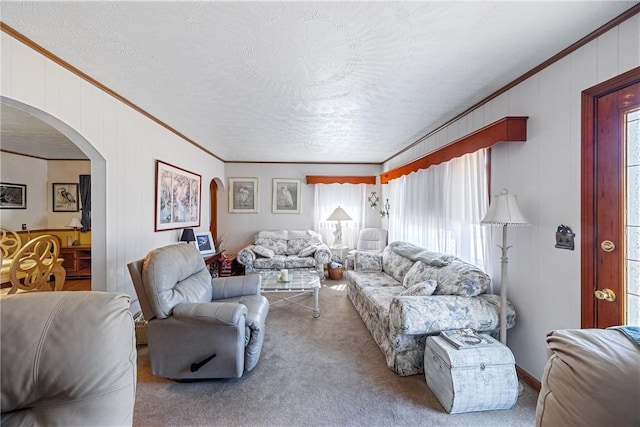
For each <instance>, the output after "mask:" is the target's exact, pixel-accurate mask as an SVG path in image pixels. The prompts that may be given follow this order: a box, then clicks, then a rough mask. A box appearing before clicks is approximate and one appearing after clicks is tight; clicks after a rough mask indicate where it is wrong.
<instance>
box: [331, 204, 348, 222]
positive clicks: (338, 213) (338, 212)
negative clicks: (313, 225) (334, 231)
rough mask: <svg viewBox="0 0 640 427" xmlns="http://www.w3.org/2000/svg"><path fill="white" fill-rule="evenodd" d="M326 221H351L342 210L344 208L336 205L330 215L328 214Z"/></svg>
mask: <svg viewBox="0 0 640 427" xmlns="http://www.w3.org/2000/svg"><path fill="white" fill-rule="evenodd" d="M327 221H351V217H350V216H349V214H347V213H346V212H345V211H344V209H342V208H341V207H340V206H338V207H337V208H336V209H335V210H334V211H333V212H332V213H331V215H329V218H327Z"/></svg>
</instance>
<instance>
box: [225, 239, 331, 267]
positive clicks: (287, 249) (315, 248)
mask: <svg viewBox="0 0 640 427" xmlns="http://www.w3.org/2000/svg"><path fill="white" fill-rule="evenodd" d="M237 260H238V262H239V263H240V264H242V265H244V266H245V271H246V272H247V273H260V272H265V271H274V270H276V271H277V270H281V269H283V268H286V269H288V270H289V271H296V270H307V271H313V272H315V273H317V274H318V276H320V278H321V279H324V265H325V264H327V263H329V261H330V260H331V250H330V249H329V247H328V246H327V245H326V244H325V243H323V242H322V236H321V235H320V234H319V233H316V232H315V231H313V230H275V231H260V232H258V233H257V234H256V235H255V237H254V239H253V244H252V245H249V246H247V247H245V248H243V249H242V250H240V252H239V253H238V256H237Z"/></svg>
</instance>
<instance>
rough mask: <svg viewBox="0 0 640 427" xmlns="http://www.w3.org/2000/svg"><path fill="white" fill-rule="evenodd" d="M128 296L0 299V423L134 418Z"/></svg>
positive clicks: (111, 422) (119, 422)
mask: <svg viewBox="0 0 640 427" xmlns="http://www.w3.org/2000/svg"><path fill="white" fill-rule="evenodd" d="M129 301H130V300H129V296H128V295H126V294H121V293H111V292H90V291H86V292H85V291H75V292H68V291H61V292H28V293H27V292H25V293H21V294H15V295H5V296H3V297H0V314H1V321H0V323H1V325H2V328H1V329H2V334H1V335H2V336H1V342H2V346H1V355H0V358H1V360H2V363H1V364H0V367H1V373H0V379H1V382H2V402H1V403H0V407H1V408H2V425H3V426H53V425H56V426H126V425H129V426H130V425H132V423H133V407H134V403H135V397H136V358H137V352H136V340H135V334H134V324H133V316H132V315H131V312H130V311H129V305H130V302H129Z"/></svg>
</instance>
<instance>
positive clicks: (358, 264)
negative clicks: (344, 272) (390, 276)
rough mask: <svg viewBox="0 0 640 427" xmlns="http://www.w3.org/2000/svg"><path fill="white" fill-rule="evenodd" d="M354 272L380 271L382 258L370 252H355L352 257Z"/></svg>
mask: <svg viewBox="0 0 640 427" xmlns="http://www.w3.org/2000/svg"><path fill="white" fill-rule="evenodd" d="M354 270H355V271H363V272H380V271H382V258H381V257H380V255H378V254H373V253H371V252H362V251H356V253H355V256H354Z"/></svg>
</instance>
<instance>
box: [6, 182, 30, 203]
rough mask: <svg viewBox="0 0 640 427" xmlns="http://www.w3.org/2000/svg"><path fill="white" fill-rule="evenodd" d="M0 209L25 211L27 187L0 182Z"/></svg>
mask: <svg viewBox="0 0 640 427" xmlns="http://www.w3.org/2000/svg"><path fill="white" fill-rule="evenodd" d="M0 209H27V186H26V185H25V184H10V183H8V182H0Z"/></svg>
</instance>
